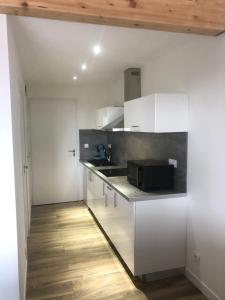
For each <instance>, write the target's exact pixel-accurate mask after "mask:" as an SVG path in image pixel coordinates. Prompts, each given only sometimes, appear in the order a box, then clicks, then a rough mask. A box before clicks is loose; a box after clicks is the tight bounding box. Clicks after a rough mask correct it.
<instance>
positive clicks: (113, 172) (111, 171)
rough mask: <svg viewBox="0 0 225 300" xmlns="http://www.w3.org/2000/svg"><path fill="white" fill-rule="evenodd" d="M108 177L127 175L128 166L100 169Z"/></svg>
mask: <svg viewBox="0 0 225 300" xmlns="http://www.w3.org/2000/svg"><path fill="white" fill-rule="evenodd" d="M99 172H100V173H102V174H103V175H105V176H106V177H117V176H127V168H120V169H104V170H99Z"/></svg>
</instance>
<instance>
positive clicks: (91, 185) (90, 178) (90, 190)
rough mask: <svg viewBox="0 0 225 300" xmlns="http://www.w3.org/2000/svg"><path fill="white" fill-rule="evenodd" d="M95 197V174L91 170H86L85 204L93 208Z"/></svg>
mask: <svg viewBox="0 0 225 300" xmlns="http://www.w3.org/2000/svg"><path fill="white" fill-rule="evenodd" d="M94 198H95V174H94V173H93V172H92V171H91V170H87V205H88V207H89V208H90V209H93V204H94Z"/></svg>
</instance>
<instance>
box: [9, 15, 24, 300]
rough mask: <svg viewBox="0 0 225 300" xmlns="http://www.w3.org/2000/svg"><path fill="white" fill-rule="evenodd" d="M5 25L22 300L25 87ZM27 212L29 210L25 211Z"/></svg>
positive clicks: (10, 28) (13, 46) (11, 34)
mask: <svg viewBox="0 0 225 300" xmlns="http://www.w3.org/2000/svg"><path fill="white" fill-rule="evenodd" d="M7 24H8V47H9V67H10V89H11V107H12V125H13V147H14V167H15V192H16V211H17V231H18V254H19V278H20V296H21V299H25V296H26V295H25V293H26V274H27V258H26V251H27V250H26V248H27V231H28V229H27V228H26V226H28V227H29V224H27V223H26V213H27V211H26V202H25V201H26V190H25V184H24V176H23V166H24V164H25V162H24V153H25V136H24V119H23V118H24V116H23V114H24V107H23V101H24V97H25V89H24V87H25V84H24V80H23V76H22V71H21V68H20V64H19V59H18V57H17V49H16V45H15V42H14V40H15V38H14V34H13V29H12V25H11V18H10V17H7ZM28 210H30V207H28Z"/></svg>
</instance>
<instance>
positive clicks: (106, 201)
mask: <svg viewBox="0 0 225 300" xmlns="http://www.w3.org/2000/svg"><path fill="white" fill-rule="evenodd" d="M105 207H108V197H107V195H106V194H105Z"/></svg>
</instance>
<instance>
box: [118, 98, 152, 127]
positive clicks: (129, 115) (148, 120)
mask: <svg viewBox="0 0 225 300" xmlns="http://www.w3.org/2000/svg"><path fill="white" fill-rule="evenodd" d="M154 105H155V103H154V97H153V96H146V97H142V98H139V99H135V100H131V101H127V102H125V104H124V126H125V128H129V129H130V130H131V131H140V132H154V124H155V114H154V111H155V107H154Z"/></svg>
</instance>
